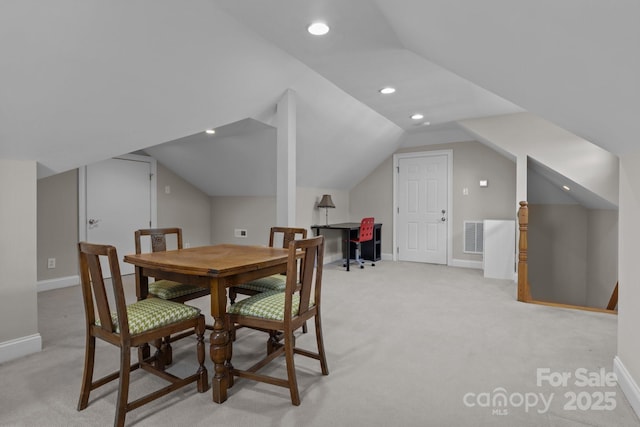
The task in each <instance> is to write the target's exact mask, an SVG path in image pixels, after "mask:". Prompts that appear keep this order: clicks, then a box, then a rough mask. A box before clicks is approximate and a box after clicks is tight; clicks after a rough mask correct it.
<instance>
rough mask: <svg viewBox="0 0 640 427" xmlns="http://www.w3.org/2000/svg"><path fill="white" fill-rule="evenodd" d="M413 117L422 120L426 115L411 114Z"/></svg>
mask: <svg viewBox="0 0 640 427" xmlns="http://www.w3.org/2000/svg"><path fill="white" fill-rule="evenodd" d="M411 118H412V119H413V120H420V119H424V116H423V115H422V114H420V113H415V114H414V115H412V116H411Z"/></svg>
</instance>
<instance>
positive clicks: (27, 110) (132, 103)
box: [0, 0, 640, 195]
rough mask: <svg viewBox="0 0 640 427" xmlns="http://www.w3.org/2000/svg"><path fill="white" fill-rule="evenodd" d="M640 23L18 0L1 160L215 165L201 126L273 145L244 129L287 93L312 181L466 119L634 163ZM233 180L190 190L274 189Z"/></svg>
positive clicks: (528, 14) (1, 25)
mask: <svg viewBox="0 0 640 427" xmlns="http://www.w3.org/2000/svg"><path fill="white" fill-rule="evenodd" d="M637 16H640V3H637V2H632V1H624V2H613V3H612V2H601V1H596V0H586V1H585V0H566V1H563V2H556V1H551V0H541V1H536V2H527V3H522V2H512V1H509V0H487V1H484V2H474V1H471V0H435V1H429V2H424V1H420V0H377V1H376V0H349V1H342V2H341V1H329V0H315V1H299V0H272V1H269V2H265V1H264V0H242V1H232V0H192V1H189V2H188V3H183V2H174V1H169V0H156V1H151V0H141V1H136V2H129V1H124V0H114V1H109V2H104V1H98V0H93V1H89V0H88V1H84V2H77V1H73V0H58V1H56V2H49V1H45V0H34V1H5V2H1V3H0V51H1V52H2V67H0V82H1V85H0V157H2V158H13V159H32V160H37V161H38V162H39V165H40V176H46V175H48V174H52V173H56V172H62V171H65V170H68V169H72V168H74V167H78V166H81V165H83V164H86V163H90V162H93V161H98V160H102V159H104V158H108V157H111V156H115V155H119V154H123V153H127V152H133V151H136V150H140V149H147V150H149V151H150V152H155V154H154V155H158V156H159V157H161V156H164V155H165V154H166V153H169V152H170V151H171V150H175V149H176V147H178V146H179V147H180V148H181V149H183V150H190V149H193V150H196V151H194V153H191V154H189V156H191V157H187V158H195V157H198V158H199V157H200V156H202V157H204V155H202V154H201V155H198V154H197V149H198V147H201V146H202V147H204V146H206V144H204V143H203V140H202V136H203V134H202V131H203V130H204V129H206V128H210V127H215V128H220V127H224V126H225V125H230V124H234V125H233V126H232V128H233V129H235V130H237V131H238V132H239V133H238V135H242V132H244V135H245V136H244V137H243V136H236V137H234V138H236V139H235V140H236V144H235V145H234V144H229V145H230V146H229V147H227V148H228V150H233V149H234V147H235V146H237V148H238V149H240V147H244V148H246V145H244V146H243V145H242V144H244V143H249V142H250V143H251V144H264V141H263V139H264V138H265V136H264V135H262V134H261V132H257V133H256V132H253V131H252V130H251V127H250V128H249V130H247V131H243V130H242V128H241V126H237V124H238V123H240V124H252V125H255V123H252V122H251V121H247V119H253V120H255V121H259V122H262V124H263V125H273V117H274V114H275V105H276V103H277V102H278V100H279V99H280V97H281V96H282V95H283V93H284V92H285V91H286V90H288V89H292V90H294V91H295V93H296V98H297V106H298V109H297V119H298V135H297V139H298V150H297V155H298V164H297V166H298V168H297V171H298V172H297V178H298V185H302V186H312V187H329V188H350V187H352V186H353V185H355V184H356V183H357V182H359V181H360V180H361V179H362V178H364V177H365V176H366V175H367V174H368V173H369V172H370V171H371V170H372V169H373V168H375V167H376V166H377V165H378V164H379V163H380V161H382V160H383V159H384V158H386V157H387V156H388V155H390V154H391V153H392V152H393V151H395V150H396V149H397V148H398V147H399V146H401V145H402V144H403V143H404V140H405V135H406V134H407V133H411V134H417V135H420V137H419V138H417V139H421V138H422V137H423V138H424V140H425V141H426V142H427V141H428V142H429V143H431V142H434V143H436V142H448V140H450V139H451V138H456V139H454V140H459V139H460V138H464V136H465V133H464V131H462V130H461V129H460V128H459V127H458V126H457V121H458V120H462V119H468V118H477V117H486V116H491V115H495V114H505V113H511V112H519V111H523V110H524V109H526V110H528V111H531V112H534V113H535V114H538V115H540V116H541V117H545V118H546V119H548V120H550V121H552V122H554V123H556V124H559V125H560V126H562V127H564V128H566V129H567V130H569V131H571V132H573V133H575V134H576V135H578V136H581V137H583V138H585V139H587V140H589V141H591V142H594V143H596V144H598V145H600V146H602V147H604V148H606V149H608V150H610V151H612V152H615V153H622V152H625V151H627V150H630V149H633V148H634V144H635V139H637V135H638V131H640V121H638V120H636V117H638V116H639V114H638V113H640V111H639V107H638V106H637V99H638V95H640V93H638V92H639V91H640V88H639V84H638V78H637V76H638V75H640V56H638V55H637V54H636V53H635V52H636V51H637V48H638V44H639V42H638V41H639V40H640V27H639V26H637V25H636V23H635V19H636V17H637ZM318 18H320V19H326V20H327V21H328V22H329V24H330V26H331V28H332V31H331V32H330V33H329V35H328V36H326V37H325V38H321V39H318V38H314V37H312V36H310V35H309V34H307V33H306V32H305V28H306V26H307V25H308V23H310V22H311V21H312V20H314V19H318ZM384 85H394V86H396V88H397V89H398V90H397V92H396V94H394V95H392V96H390V97H382V96H381V95H380V94H378V93H377V90H378V89H379V88H380V87H382V86H384ZM416 111H420V112H422V113H423V114H425V119H424V121H421V122H415V121H412V120H410V119H408V116H409V115H410V114H411V113H413V112H416ZM425 121H429V122H430V125H428V126H427V125H425V124H424V122H425ZM265 132H266V133H268V131H266V130H265ZM417 139H416V138H411V140H412V141H416V140H417ZM206 141H211V139H209V140H206ZM238 141H244V142H243V143H239V142H238ZM228 142H229V141H227V143H228ZM165 143H166V144H167V146H166V147H164V148H161V144H165ZM222 145H224V143H223V144H222ZM157 146H160V147H157ZM202 147H201V148H202ZM207 147H208V146H207ZM170 148H171V149H170ZM206 149H207V150H210V149H211V147H208V148H206ZM251 153H252V150H248V154H245V156H248V157H249V158H250V160H248V162H249V163H247V164H251V165H252V166H253V167H252V171H255V173H256V174H257V176H270V175H269V174H271V173H272V171H273V168H274V167H275V166H274V165H273V164H271V163H270V161H268V160H267V159H266V157H262V158H260V159H257V158H256V157H257V156H258V155H261V154H264V153H263V152H262V151H260V149H258V148H257V147H256V150H255V152H254V154H251ZM235 154H238V153H234V154H231V152H230V151H225V152H224V154H222V153H213V154H211V153H209V154H208V155H209V156H211V157H212V159H211V162H215V161H216V160H215V157H216V156H217V157H218V158H227V157H229V158H231V157H234V156H235ZM252 155H253V156H254V157H251V156H252ZM160 161H162V162H163V163H168V164H167V166H169V167H170V168H171V169H173V170H175V171H176V172H178V173H180V174H186V172H181V170H182V169H194V170H195V168H189V166H188V165H184V164H183V163H188V162H187V161H186V160H185V161H182V162H178V161H176V160H175V159H174V158H173V156H171V155H166V157H163V158H160ZM245 162H247V159H245ZM172 163H173V164H172ZM204 163H207V162H204ZM260 168H265V169H264V170H261V169H260ZM198 169H199V168H198ZM218 169H222V168H214V172H211V171H207V172H206V173H204V172H203V175H202V176H199V177H193V178H190V180H193V181H194V182H198V183H199V184H198V186H200V187H201V188H202V189H203V191H206V192H207V193H208V194H211V195H216V194H231V193H233V194H236V195H240V194H238V193H242V192H262V191H269V190H267V189H263V188H260V189H258V188H250V187H248V186H249V185H250V183H248V182H241V181H242V180H241V179H238V180H229V179H225V177H224V176H222V175H220V176H218V175H213V176H212V175H210V174H211V173H214V174H215V173H218V172H217V170H218ZM211 182H216V183H219V182H226V185H228V187H225V188H220V187H214V186H213V185H211V186H210V185H209V184H207V183H211ZM235 185H237V186H238V187H234V186H235ZM247 188H250V190H247Z"/></svg>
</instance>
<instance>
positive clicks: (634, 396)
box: [613, 356, 640, 417]
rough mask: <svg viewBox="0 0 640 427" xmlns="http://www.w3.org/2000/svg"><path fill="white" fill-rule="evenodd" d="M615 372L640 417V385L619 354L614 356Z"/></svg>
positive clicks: (623, 390) (619, 383)
mask: <svg viewBox="0 0 640 427" xmlns="http://www.w3.org/2000/svg"><path fill="white" fill-rule="evenodd" d="M613 372H614V373H615V374H616V377H617V378H618V385H619V386H620V388H621V389H622V392H623V393H624V395H625V397H626V398H627V400H628V401H629V404H631V407H632V408H633V410H634V411H635V413H636V415H638V416H639V417H640V387H638V383H636V381H635V380H634V379H633V377H632V376H631V374H630V373H629V371H628V370H627V368H626V367H625V366H624V364H623V363H622V360H620V358H619V357H618V356H616V357H614V358H613Z"/></svg>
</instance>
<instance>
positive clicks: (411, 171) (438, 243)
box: [396, 155, 449, 264]
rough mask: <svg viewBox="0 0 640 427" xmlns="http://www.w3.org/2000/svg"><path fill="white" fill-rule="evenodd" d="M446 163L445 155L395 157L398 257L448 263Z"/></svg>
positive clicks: (447, 162)
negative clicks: (396, 172)
mask: <svg viewBox="0 0 640 427" xmlns="http://www.w3.org/2000/svg"><path fill="white" fill-rule="evenodd" d="M448 165H449V158H448V156H447V155H429V156H421V157H408V158H400V159H399V160H398V189H397V190H398V209H397V217H396V218H397V239H398V259H399V260H400V261H416V262H428V263H433V264H446V263H447V237H448V236H447V230H448V225H447V218H448V212H447V208H448V201H447V194H448V177H449V171H448Z"/></svg>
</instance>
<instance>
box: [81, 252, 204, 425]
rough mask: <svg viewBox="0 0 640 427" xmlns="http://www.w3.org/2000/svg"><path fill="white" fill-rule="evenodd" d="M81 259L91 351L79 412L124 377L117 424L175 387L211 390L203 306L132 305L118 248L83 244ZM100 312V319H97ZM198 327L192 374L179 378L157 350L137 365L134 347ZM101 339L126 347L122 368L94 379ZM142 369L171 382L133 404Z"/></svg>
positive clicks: (151, 302)
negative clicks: (106, 273)
mask: <svg viewBox="0 0 640 427" xmlns="http://www.w3.org/2000/svg"><path fill="white" fill-rule="evenodd" d="M78 252H79V259H80V279H81V286H82V296H83V300H84V308H85V318H86V349H85V359H84V373H83V378H82V388H81V391H80V399H79V401H78V411H81V410H83V409H85V408H86V407H87V405H88V403H89V394H90V393H91V391H92V390H95V389H96V388H98V387H100V386H102V385H104V384H107V383H109V382H111V381H113V380H116V379H118V380H119V386H118V399H117V403H116V417H115V422H114V425H115V426H117V427H119V426H123V425H124V421H125V416H126V414H127V412H129V411H132V410H134V409H136V408H138V407H140V406H142V405H144V404H146V403H149V402H151V401H153V400H155V399H157V398H159V397H161V396H164V395H166V394H168V393H170V392H171V391H174V390H177V389H179V388H182V387H184V386H186V385H188V384H190V383H193V382H196V383H197V389H198V392H200V393H204V392H205V391H207V390H208V389H209V384H208V378H207V369H206V368H205V366H204V357H205V351H204V332H205V325H204V316H203V315H202V314H201V313H200V310H199V309H198V308H195V307H191V306H188V305H185V304H180V303H176V302H173V301H166V300H163V299H160V298H148V299H145V300H142V301H138V302H136V303H133V304H130V305H126V302H125V296H124V290H123V287H122V278H121V276H120V267H119V264H118V256H117V253H116V248H115V247H113V246H110V245H96V244H91V243H86V242H80V243H78ZM100 258H103V259H104V258H106V259H107V260H108V265H109V268H110V271H111V285H112V289H111V291H112V292H111V299H112V300H113V301H114V304H115V310H112V309H111V307H112V306H111V305H110V302H109V301H110V297H109V296H108V295H109V293H108V292H107V288H106V286H105V280H104V277H103V274H102V267H101V265H100ZM96 312H97V317H96ZM185 330H192V331H193V332H195V334H196V338H197V344H196V355H197V360H198V368H197V370H196V372H195V373H194V374H193V375H190V376H188V377H186V378H180V377H177V376H175V375H173V374H171V373H169V372H167V371H165V369H164V364H163V362H162V361H163V357H162V356H161V355H159V354H158V353H156V354H155V355H154V356H151V357H149V358H146V359H144V358H142V357H141V355H142V352H141V351H139V352H138V362H137V363H135V364H131V348H132V347H140V346H143V345H146V344H147V343H157V342H159V341H160V339H161V338H162V337H165V336H168V335H171V334H174V333H177V332H181V331H185ZM96 338H99V339H101V340H104V341H106V342H107V343H109V344H112V345H114V346H117V347H119V348H120V369H119V370H118V371H116V372H114V373H112V374H109V375H106V376H104V377H102V378H100V379H98V380H95V381H94V380H93V369H94V362H95V352H96ZM138 368H142V369H143V370H145V371H148V372H150V373H153V374H155V375H157V376H158V377H160V378H163V379H164V380H166V381H168V382H169V383H170V384H169V385H168V386H166V387H164V388H161V389H159V390H156V391H153V392H151V393H148V394H146V395H145V396H143V397H140V398H139V399H136V400H134V401H132V402H130V401H129V382H130V374H131V371H134V370H136V369H138Z"/></svg>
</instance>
